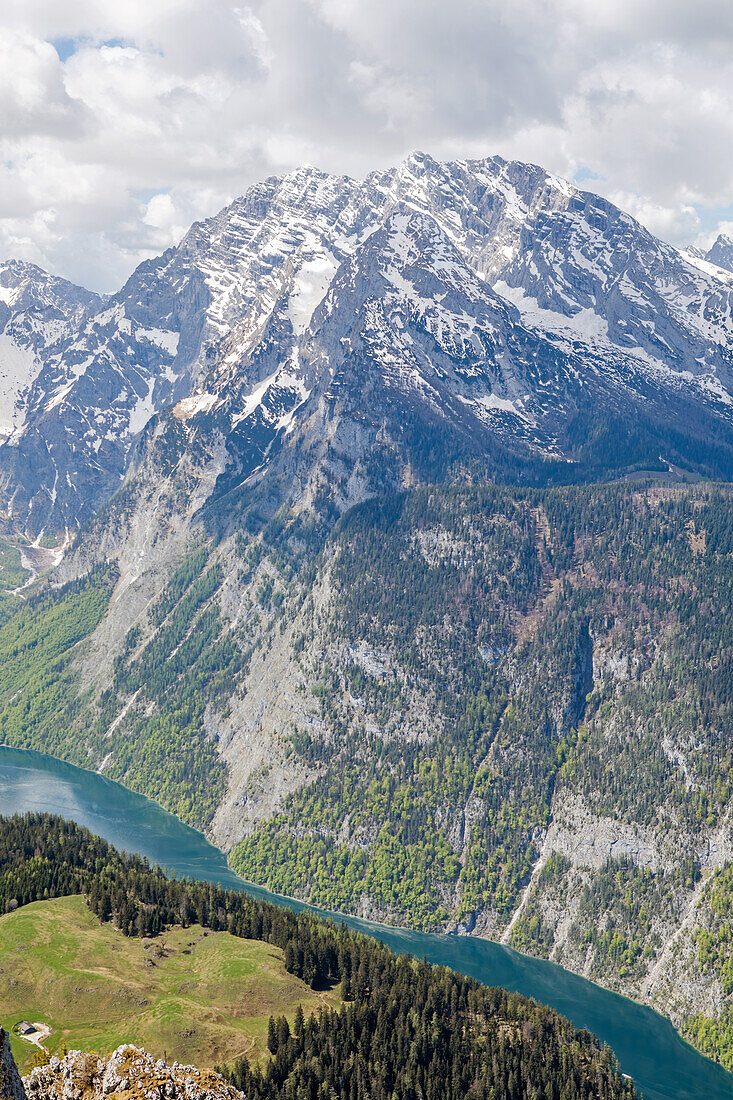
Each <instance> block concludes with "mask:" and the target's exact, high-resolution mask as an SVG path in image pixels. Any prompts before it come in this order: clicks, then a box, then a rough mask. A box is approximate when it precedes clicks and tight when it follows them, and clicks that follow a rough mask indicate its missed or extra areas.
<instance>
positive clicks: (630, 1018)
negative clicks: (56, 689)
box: [0, 746, 733, 1100]
mask: <svg viewBox="0 0 733 1100" xmlns="http://www.w3.org/2000/svg"><path fill="white" fill-rule="evenodd" d="M27 810H36V811H44V812H46V813H53V814H60V815H61V816H63V817H66V818H71V819H72V820H74V821H77V822H79V824H81V825H86V826H87V828H89V829H91V830H92V832H94V833H97V834H98V835H99V836H102V837H104V838H105V839H106V840H108V841H109V842H110V843H111V844H114V845H115V847H117V848H121V849H125V850H127V851H129V852H139V853H141V854H142V855H145V856H147V857H148V859H150V860H151V861H152V862H154V863H159V864H160V865H161V866H163V867H167V868H168V869H169V870H175V872H176V873H177V874H178V875H188V876H191V877H192V878H197V879H206V880H208V881H211V882H217V883H220V884H222V885H223V886H227V887H233V888H236V889H238V890H244V891H246V892H247V893H248V894H252V895H253V896H255V897H258V898H264V899H265V900H267V901H271V902H274V903H275V904H276V905H287V906H288V907H289V908H291V909H295V910H300V909H303V908H306V907H305V906H303V905H302V904H301V903H300V902H297V901H292V900H291V899H289V898H281V897H279V896H277V895H275V894H270V893H269V892H268V891H267V890H263V889H262V888H261V887H258V886H252V885H251V884H250V883H247V882H244V880H243V879H240V878H239V876H238V875H235V874H234V872H233V871H232V870H231V868H230V867H229V866H228V865H227V862H226V859H225V858H224V856H223V854H222V853H221V852H220V851H219V850H218V849H217V848H214V847H213V846H212V845H211V844H209V843H208V841H207V840H206V839H205V838H204V837H203V836H202V835H201V834H200V833H197V832H196V831H195V830H194V829H190V828H188V826H186V825H184V824H182V823H181V822H180V821H179V820H178V819H177V818H175V817H172V816H171V814H169V813H167V812H166V811H165V810H163V809H162V808H161V807H160V806H159V805H158V804H157V803H155V802H151V801H150V800H149V799H147V798H144V797H143V796H142V795H138V794H134V793H133V792H132V791H128V790H127V789H126V788H125V787H122V786H120V784H119V783H113V782H112V781H111V780H109V779H105V778H103V777H102V776H100V775H96V774H95V773H93V772H87V771H83V770H82V769H81V768H75V767H73V766H72V765H71V764H65V763H63V762H62V761H59V760H55V759H54V758H53V757H50V756H44V755H43V754H41V753H35V752H24V751H22V750H18V749H10V748H5V747H2V746H0V814H13V813H24V812H25V811H27ZM314 912H321V910H314ZM343 919H344V920H345V921H346V923H347V924H348V925H349V927H350V928H354V929H356V930H358V931H361V932H367V933H368V934H369V935H372V936H376V937H377V938H378V939H380V940H382V941H383V942H384V943H386V944H387V945H388V946H389V947H391V948H392V949H393V950H394V951H398V952H410V953H411V954H413V955H415V956H417V957H419V958H423V957H424V958H426V959H428V960H429V961H430V962H433V963H441V964H443V965H445V966H450V967H452V968H453V969H454V970H459V971H461V972H462V973H463V974H468V975H470V976H472V977H474V978H478V979H479V981H482V982H485V983H486V984H487V985H500V986H504V987H505V988H507V989H512V990H515V991H516V992H518V993H524V994H526V995H528V996H531V997H534V998H536V1000H538V1001H541V1002H543V1003H544V1004H549V1005H552V1007H553V1008H555V1009H557V1010H558V1011H559V1012H561V1013H563V1015H565V1016H568V1017H569V1018H570V1019H571V1020H572V1021H573V1022H574V1023H575V1025H576V1026H578V1027H585V1028H588V1029H589V1030H590V1031H594V1032H595V1033H596V1034H597V1035H598V1036H600V1037H601V1038H602V1039H604V1040H605V1041H606V1042H607V1043H608V1044H609V1046H611V1047H612V1048H613V1049H614V1050H615V1051H616V1054H617V1056H618V1059H619V1062H620V1064H621V1069H622V1070H623V1072H624V1073H628V1074H629V1075H630V1076H632V1077H633V1078H634V1080H635V1081H636V1083H637V1085H638V1086H639V1087H640V1089H641V1090H642V1092H643V1094H644V1096H645V1097H646V1098H647V1100H718V1098H720V1100H733V1076H731V1075H730V1074H728V1073H726V1072H725V1071H724V1070H722V1069H720V1067H719V1066H716V1065H714V1064H713V1063H712V1062H710V1061H709V1060H708V1059H707V1058H703V1057H702V1056H701V1055H699V1054H698V1053H697V1052H696V1051H695V1050H693V1048H692V1047H691V1046H689V1045H688V1044H687V1043H685V1042H684V1041H683V1040H682V1039H681V1038H680V1036H679V1035H678V1034H677V1032H676V1031H675V1030H674V1028H673V1027H672V1025H671V1024H670V1023H669V1022H668V1021H667V1020H665V1019H663V1017H661V1016H659V1015H658V1014H657V1013H656V1012H652V1011H651V1009H648V1008H643V1007H642V1006H640V1005H637V1004H634V1002H633V1001H629V1000H627V999H626V998H625V997H619V996H617V994H615V993H609V992H608V991H607V990H604V989H601V988H600V987H599V986H596V985H593V984H592V983H591V982H587V981H585V980H584V979H583V978H579V977H577V976H576V975H575V974H571V973H570V972H569V971H567V970H563V969H562V967H559V966H555V965H554V964H553V963H548V962H542V961H541V960H538V959H531V958H529V957H528V956H526V955H520V954H518V953H517V952H516V951H512V950H510V949H509V948H506V947H501V946H500V945H499V944H495V943H490V942H489V941H488V940H481V939H476V938H473V937H470V936H460V937H459V936H429V935H425V934H423V933H420V932H410V931H406V930H404V929H399V928H389V927H387V926H385V925H381V924H373V923H371V922H369V921H363V920H358V919H357V918H355V917H344V918H343Z"/></svg>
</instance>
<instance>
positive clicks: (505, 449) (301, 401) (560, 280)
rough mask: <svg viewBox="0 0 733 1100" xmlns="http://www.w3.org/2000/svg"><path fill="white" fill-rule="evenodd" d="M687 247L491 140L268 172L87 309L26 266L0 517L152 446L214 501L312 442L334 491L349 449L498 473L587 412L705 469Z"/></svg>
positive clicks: (699, 352)
mask: <svg viewBox="0 0 733 1100" xmlns="http://www.w3.org/2000/svg"><path fill="white" fill-rule="evenodd" d="M693 261H695V257H690V256H683V255H682V254H680V253H678V252H677V251H676V250H674V249H672V248H669V247H668V246H666V245H664V244H662V243H661V242H660V241H658V240H656V239H655V238H653V237H652V236H651V235H650V234H649V233H648V232H646V231H645V230H644V229H643V228H642V227H641V226H640V225H639V224H638V223H636V222H635V221H634V220H633V219H632V218H631V217H629V216H628V215H626V214H624V213H622V212H621V211H619V210H618V209H616V208H615V207H613V206H612V205H611V204H609V203H607V202H606V201H605V200H602V199H600V198H599V197H598V196H594V195H591V194H589V193H585V192H581V191H578V190H577V189H575V188H573V187H570V186H569V185H567V184H565V183H563V182H562V181H559V180H557V179H555V178H554V177H552V176H551V175H549V174H548V173H546V172H544V171H543V170H542V169H540V168H537V167H534V166H529V165H522V164H518V163H510V162H505V161H503V160H501V159H500V158H496V157H494V158H488V159H486V160H483V161H471V162H453V163H448V164H439V163H437V162H435V161H433V160H432V159H431V158H430V157H427V156H425V155H422V154H415V155H414V156H412V157H410V158H408V160H407V161H406V162H405V163H404V164H402V165H401V166H400V167H399V168H397V169H394V170H392V171H388V172H380V173H374V174H372V175H371V176H369V177H368V178H367V179H366V180H365V181H354V180H350V179H346V178H343V177H331V176H327V175H324V174H323V173H320V172H318V171H316V170H315V169H309V168H305V169H301V170H299V171H297V172H294V173H292V174H290V175H289V176H285V177H283V178H273V179H269V180H267V181H265V182H264V183H263V184H260V185H258V186H255V187H253V188H251V189H250V190H249V191H248V192H247V193H246V194H245V195H244V196H243V197H242V198H241V199H238V200H236V201H235V202H234V203H232V205H231V206H229V207H227V208H226V209H225V210H223V211H222V212H221V213H220V214H218V215H217V216H216V217H214V218H212V219H210V220H209V221H207V222H203V223H201V224H197V225H195V226H193V227H192V228H191V230H190V231H189V233H188V234H187V235H186V236H185V237H184V239H183V241H182V242H181V244H180V245H179V246H178V247H177V248H174V249H171V250H169V251H168V252H167V253H165V254H164V255H163V256H162V257H160V258H159V259H157V260H153V261H149V262H146V263H144V264H142V265H141V266H140V268H138V270H137V271H136V272H134V274H133V275H132V276H131V278H130V279H129V280H128V282H127V284H126V285H125V286H124V287H123V288H122V290H121V291H120V292H119V293H118V294H116V295H113V296H112V297H110V298H108V299H105V300H104V301H100V300H99V299H96V298H94V296H91V295H86V294H85V293H84V292H82V291H79V290H76V289H75V288H70V287H68V285H67V284H63V290H64V294H65V295H66V297H65V298H64V304H63V308H62V305H59V304H58V301H60V298H59V295H61V290H60V289H59V286H57V284H59V285H61V284H60V281H59V280H55V281H53V280H50V278H49V277H46V282H45V283H44V287H46V288H48V287H49V286H53V287H54V290H53V294H55V295H56V298H55V299H54V301H55V302H57V304H56V310H57V312H58V313H59V314H60V315H63V317H65V318H66V320H65V321H64V324H62V323H61V320H60V319H59V320H58V323H57V327H56V329H54V339H53V341H51V345H52V346H49V341H50V340H51V337H50V335H49V331H50V330H48V324H49V322H47V321H44V325H45V326H46V328H44V329H43V333H44V334H45V335H43V341H45V342H43V341H42V342H43V347H36V346H35V345H34V355H36V358H34V359H33V360H32V362H31V359H30V358H28V355H29V354H30V353H28V355H27V356H26V359H23V360H22V361H19V360H18V348H19V347H29V346H30V344H29V340H30V336H29V335H28V332H27V330H28V329H29V328H30V329H33V325H32V324H31V322H30V321H29V320H28V315H27V311H25V308H24V306H23V301H24V300H25V298H24V297H23V295H21V294H20V293H19V292H18V291H17V290H13V291H12V293H10V292H6V293H7V297H8V303H7V304H8V308H12V310H13V311H14V312H13V318H14V320H12V322H11V321H8V322H7V323H6V326H5V334H6V346H5V350H4V352H3V355H4V359H3V358H2V357H0V362H5V363H6V364H7V365H6V368H5V369H6V372H7V371H10V370H11V363H15V367H13V368H12V369H13V370H14V371H15V375H14V377H16V382H15V383H13V385H15V387H16V390H17V400H19V401H21V402H22V411H23V419H19V416H20V412H19V411H16V412H15V413H13V412H12V408H10V406H9V411H8V413H7V417H9V418H10V419H9V427H12V429H13V434H12V435H11V436H10V438H9V439H8V440H7V441H6V443H5V445H4V446H3V447H1V448H0V489H1V490H2V494H3V509H4V512H5V515H6V520H7V523H8V524H9V525H10V526H11V527H14V528H16V529H17V530H22V531H23V533H24V534H25V535H26V536H29V537H30V536H32V537H33V538H35V537H36V536H37V535H38V534H39V533H40V532H41V531H42V530H44V529H46V528H47V529H48V531H49V532H59V531H62V530H63V529H64V528H66V527H71V528H75V527H77V526H78V525H79V523H81V522H85V521H88V520H89V518H90V517H91V516H92V515H93V514H94V513H95V512H96V511H97V510H98V508H99V507H100V506H101V505H102V504H103V503H104V502H105V501H106V500H107V499H108V498H109V497H110V496H111V495H112V494H113V493H114V492H115V491H116V490H117V489H119V487H120V485H121V483H122V481H123V479H124V477H125V475H126V473H127V472H128V471H130V470H134V469H135V468H136V465H137V464H138V463H139V462H140V461H141V454H142V453H143V452H145V451H146V450H149V449H150V448H151V447H152V448H153V450H155V451H157V453H158V457H153V459H152V461H154V462H158V463H162V465H163V468H165V467H166V464H168V465H171V464H173V465H175V464H177V463H179V462H180V461H181V458H182V457H183V456H184V455H185V456H186V460H188V459H189V458H193V461H194V462H195V464H196V466H197V468H198V469H207V470H209V473H211V471H213V470H215V471H216V477H217V478H221V480H220V482H219V485H218V488H219V489H220V490H221V491H226V492H230V491H231V489H232V488H233V487H234V486H235V485H239V484H242V483H243V482H245V481H247V479H248V478H251V477H254V478H259V477H260V476H261V474H262V472H263V471H264V470H265V469H266V468H268V467H269V465H270V464H271V463H272V461H273V459H274V458H275V457H276V455H277V454H278V453H279V452H285V462H286V465H287V468H288V477H289V478H290V479H292V477H293V476H294V475H297V477H298V479H299V481H300V482H301V483H304V484H305V483H312V482H313V480H314V479H315V481H316V482H317V481H318V480H319V478H320V477H321V469H322V467H323V464H324V462H325V464H326V466H327V467H328V465H329V464H328V461H327V459H326V458H325V457H324V452H326V451H328V452H329V453H330V454H331V455H332V456H333V459H334V462H333V464H332V465H333V469H332V473H333V471H334V470H336V469H338V468H339V464H340V463H341V462H342V461H345V462H346V464H347V465H348V467H349V469H350V470H351V469H357V470H360V471H361V472H360V473H359V474H358V475H357V476H356V477H355V478H353V482H352V484H351V485H349V484H348V482H349V477H350V476H351V474H349V475H348V476H345V478H344V477H341V478H340V480H341V481H342V482H343V484H342V486H341V491H342V493H343V494H344V502H345V503H351V502H353V501H354V500H355V499H358V498H359V494H360V493H363V492H366V491H371V489H373V488H374V485H372V486H371V488H370V487H369V485H368V484H367V483H369V481H370V477H371V475H370V476H369V477H367V478H366V481H365V478H364V473H363V468H362V467H363V465H364V464H366V465H373V462H372V457H371V456H374V455H378V456H381V457H385V455H386V456H387V457H388V458H389V461H388V463H387V467H388V468H387V470H386V471H384V472H383V474H382V475H381V481H382V483H383V482H384V481H385V478H386V479H387V480H388V481H390V483H391V484H399V483H400V480H401V479H403V478H404V477H408V479H409V477H418V478H420V477H423V478H424V477H425V476H426V475H428V476H433V477H434V476H435V474H436V471H438V472H440V470H441V469H442V471H443V472H444V471H445V469H446V468H448V467H450V465H451V464H455V463H456V462H458V461H464V460H465V459H466V458H470V459H473V460H475V461H476V462H478V463H480V464H482V465H483V467H484V469H485V470H490V471H493V472H496V470H497V469H504V470H508V471H510V472H511V473H512V474H513V476H515V477H517V476H521V471H524V476H526V477H530V476H537V475H536V474H534V473H531V474H530V473H528V472H527V468H528V463H529V467H530V468H531V469H533V464H534V463H536V461H537V460H538V459H540V460H544V461H543V462H542V471H543V473H542V475H541V476H543V477H546V476H547V461H546V460H548V459H552V458H554V459H557V460H560V461H561V462H562V463H563V464H566V462H567V460H568V459H570V460H571V462H572V463H574V464H575V466H580V468H581V469H583V468H584V467H585V466H586V465H590V467H592V468H594V467H598V466H600V465H602V461H606V460H607V456H606V458H605V459H602V455H603V454H605V452H603V449H602V448H600V447H599V446H598V444H597V437H598V433H599V423H600V420H601V419H603V418H600V414H599V408H603V412H604V417H605V418H606V419H608V418H609V417H610V418H611V420H612V421H613V423H614V431H615V433H616V434H617V435H619V436H620V441H621V444H622V453H621V454H620V455H619V456H618V458H617V460H616V461H617V463H621V464H626V465H633V464H634V463H637V464H638V463H639V462H647V463H651V462H654V463H657V464H658V463H659V461H660V456H661V460H662V461H663V462H671V463H673V464H677V463H681V464H682V465H688V466H689V465H691V466H693V467H696V468H700V467H702V468H703V469H705V470H706V471H708V470H709V471H711V472H715V473H718V474H720V473H723V474H725V475H726V476H727V474H728V472H729V470H730V468H731V455H730V451H729V446H730V442H729V432H730V397H729V393H728V387H729V384H730V367H731V334H732V329H731V326H732V325H733V322H732V321H731V311H730V302H731V295H732V294H733V284H732V282H731V280H730V279H728V278H727V277H726V276H725V274H724V273H723V272H722V269H721V268H716V267H711V266H710V265H709V264H707V262H706V263H705V264H702V265H701V264H700V261H697V263H698V266H695V262H693ZM701 266H702V267H703V269H702V270H701ZM17 270H18V265H9V266H7V265H6V269H5V274H4V275H3V278H4V279H6V281H8V285H9V286H10V285H11V284H12V285H13V286H15V285H16V284H17V283H18V281H19V276H18V274H17ZM13 272H16V274H13ZM34 278H35V279H36V281H38V279H40V274H36V275H35V276H34ZM26 282H27V280H26ZM44 293H45V294H46V298H48V295H49V294H50V293H51V291H48V289H46V290H44ZM14 295H15V296H17V301H16V297H14ZM41 297H42V296H41ZM61 297H63V295H61ZM10 298H13V303H10ZM43 300H44V301H45V300H46V299H43ZM49 300H50V299H49ZM57 300H58V301H57ZM72 303H73V308H72ZM45 308H47V309H48V308H51V307H50V306H47V307H45ZM64 309H65V310H66V313H64ZM8 326H10V328H9V327H8ZM36 327H38V325H37V324H36ZM34 331H35V330H34ZM21 332H23V333H26V335H25V336H24V337H23V339H24V340H25V341H26V343H25V344H22V341H21V339H20V336H19V335H17V334H18V333H21ZM14 334H15V335H14ZM39 339H40V338H39ZM8 340H9V341H13V344H12V347H13V348H14V349H15V350H12V351H9V350H8V348H9V347H10V345H9V344H7V341H8ZM36 343H38V339H36ZM0 352H2V349H0ZM33 364H35V365H33ZM41 368H42V369H41ZM15 392H16V391H15V390H13V391H12V394H11V396H12V395H13V394H15ZM365 394H367V395H368V397H369V399H368V400H364V395H365ZM12 407H13V408H14V407H15V406H12ZM19 409H20V406H19ZM641 409H643V417H641V416H640V410H641ZM7 417H6V418H7ZM13 417H14V418H15V419H13ZM642 420H643V429H642V430H641V438H639V434H640V421H642ZM146 426H147V428H148V431H147V433H146V432H145V431H144V429H146ZM427 430H429V431H430V432H431V433H432V434H433V435H435V436H436V442H435V443H434V445H433V446H432V448H431V451H432V452H433V453H432V455H431V457H430V458H426V456H425V454H424V448H423V447H421V446H420V441H421V440H422V439H423V438H424V436H425V432H426V431H427ZM151 436H152V437H153V438H151ZM438 440H439V442H438ZM596 450H598V451H599V454H598V455H596V453H595V451H596ZM163 456H165V457H163ZM174 456H175V457H174ZM360 464H361V466H360ZM576 473H577V470H576ZM564 476H566V477H567V472H566V473H565V475H564ZM378 480H379V479H378ZM375 484H376V483H375Z"/></svg>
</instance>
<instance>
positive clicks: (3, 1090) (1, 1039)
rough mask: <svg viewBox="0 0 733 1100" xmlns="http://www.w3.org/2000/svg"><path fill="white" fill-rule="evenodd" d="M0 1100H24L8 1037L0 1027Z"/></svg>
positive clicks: (23, 1092)
mask: <svg viewBox="0 0 733 1100" xmlns="http://www.w3.org/2000/svg"><path fill="white" fill-rule="evenodd" d="M0 1100H26V1095H25V1089H24V1088H23V1082H22V1080H21V1078H20V1074H19V1073H18V1067H17V1066H16V1064H15V1059H14V1058H13V1052H12V1051H11V1049H10V1036H9V1035H8V1033H7V1031H3V1029H2V1028H1V1027H0Z"/></svg>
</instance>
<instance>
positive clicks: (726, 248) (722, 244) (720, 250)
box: [705, 233, 733, 272]
mask: <svg viewBox="0 0 733 1100" xmlns="http://www.w3.org/2000/svg"><path fill="white" fill-rule="evenodd" d="M705 259H706V260H708V261H709V262H710V263H711V264H717V265H718V267H722V268H724V269H725V270H726V271H732V272H733V240H731V238H730V237H729V236H728V235H727V234H726V233H720V234H719V236H718V239H717V240H716V241H715V243H714V245H713V246H712V248H711V249H710V250H709V252H708V253H707V254H706V256H705Z"/></svg>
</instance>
